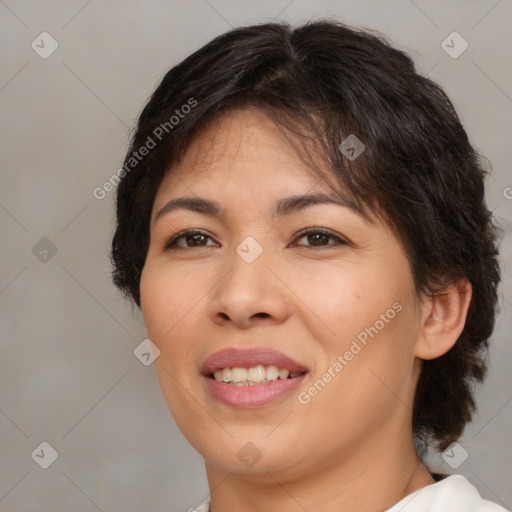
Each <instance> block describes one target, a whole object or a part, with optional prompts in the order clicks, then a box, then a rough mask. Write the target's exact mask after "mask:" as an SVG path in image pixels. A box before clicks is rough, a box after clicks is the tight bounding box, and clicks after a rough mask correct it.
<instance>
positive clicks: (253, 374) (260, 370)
mask: <svg viewBox="0 0 512 512" xmlns="http://www.w3.org/2000/svg"><path fill="white" fill-rule="evenodd" d="M247 373H248V375H247V377H248V379H249V383H250V382H251V381H252V382H261V381H262V380H264V379H265V377H266V374H267V372H266V371H265V367H264V366H261V364H260V365H259V366H255V367H254V368H249V371H248V372H247Z"/></svg>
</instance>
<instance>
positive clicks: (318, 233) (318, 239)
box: [296, 228, 347, 247]
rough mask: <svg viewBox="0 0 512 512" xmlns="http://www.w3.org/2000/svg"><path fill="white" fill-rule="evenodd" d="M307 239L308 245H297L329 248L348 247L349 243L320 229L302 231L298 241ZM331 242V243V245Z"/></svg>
mask: <svg viewBox="0 0 512 512" xmlns="http://www.w3.org/2000/svg"><path fill="white" fill-rule="evenodd" d="M302 239H305V240H306V241H307V243H306V244H297V245H301V246H305V247H329V246H336V245H347V242H346V241H345V240H343V239H342V238H341V237H340V236H338V235H336V234H335V233H333V232H331V231H329V230H326V229H319V228H308V229H305V230H304V231H302V232H301V233H300V234H299V236H298V238H297V239H296V240H302ZM330 241H331V243H330Z"/></svg>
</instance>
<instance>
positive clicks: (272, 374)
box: [266, 365, 279, 380]
mask: <svg viewBox="0 0 512 512" xmlns="http://www.w3.org/2000/svg"><path fill="white" fill-rule="evenodd" d="M266 377H267V380H276V379H277V377H279V368H278V367H277V366H273V365H272V366H267V376H266Z"/></svg>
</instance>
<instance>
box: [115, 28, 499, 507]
mask: <svg viewBox="0 0 512 512" xmlns="http://www.w3.org/2000/svg"><path fill="white" fill-rule="evenodd" d="M484 174H485V173H484V171H483V169H482V168H481V166H480V163H479V160H478V155H477V154H476V152H475V151H474V150H473V148H472V147H471V145H470V144H469V142H468V138H467V135H466V133H465V131H464V129H463V127H462V126H461V124H460V122H459V120H458V118H457V115H456V113H455V112H454V110H453V107H452V105H451V103H450V101H449V100H448V98H447V97H446V96H445V94H444V93H443V92H442V90H441V89H440V88H439V87H438V86H437V85H435V84H434V83H433V82H431V81H430V80H428V79H426V78H424V77H421V76H419V75H418V74H416V73H415V70H414V66H413V63H412V62H411V60H410V59H409V58H408V57H407V56H406V55H405V54H404V53H402V52H400V51H397V50H395V49H393V48H391V47H390V46H389V45H388V44H387V43H386V42H385V41H384V40H382V39H381V38H379V37H377V36H375V35H371V34H369V33H365V32H361V31H356V30H354V29H351V28H349V27H346V26H344V25H342V24H340V23H337V22H331V21H319V22H314V23H308V24H305V25H303V26H300V27H297V28H291V27H289V26H288V25H286V24H265V25H257V26H252V27H246V28H241V29H236V30H233V31H231V32H228V33H226V34H224V35H222V36H220V37H218V38H216V39H215V40H213V41H211V42H210V43H209V44H207V45H206V46H204V47H203V48H201V49H200V50H198V51H197V52H195V53H194V54H192V55H191V56H189V57H188V58H187V59H185V60H184V61H183V62H182V63H180V64H179V65H177V66H175V67H174V68H172V69H171V70H170V71H169V72H168V73H167V75H166V76H165V78H164V79H163V81H162V83H161V84H160V85H159V86H158V88H157V90H156V91H155V93H154V94H153V96H152V98H151V99H150V101H149V103H148V104H147V106H146V107H145V109H144V111H143V112H142V114H141V116H140V119H139V122H138V126H137V130H136V133H135V135H134V137H133V141H132V144H131V148H130V151H129V152H128V154H127V156H126V159H125V164H124V167H123V172H122V175H123V176H122V181H121V183H120V185H119V189H118V195H117V230H116V233H115V236H114V240H113V247H112V259H113V263H114V266H115V270H114V281H115V283H116V285H117V286H118V287H119V288H120V289H121V290H122V291H124V292H125V293H126V294H127V296H128V297H130V298H131V299H132V300H133V301H134V302H135V303H136V304H137V305H138V306H140V308H141V310H142V313H143V317H144V321H145V324H146V327H147V331H148V336H149V338H150V339H151V340H152V342H153V344H154V350H155V356H157V355H158V357H157V358H156V360H155V366H156V370H157V374H158V378H159V382H160V386H161V389H162V393H163V396H164V398H165V400H166V403H167V404H168V407H169V409H170V411H171V413H172V415H173V417H174V419H175V421H176V423H177V425H178V426H179V428H180V429H181V431H182V432H183V434H184V435H185V436H186V438H187V439H188V440H189V441H190V443H191V444H192V446H194V448H195V449H196V450H197V451H198V452H199V453H200V454H201V455H202V456H203V457H204V460H205V466H206V472H207V477H208V482H209V487H210V498H209V500H208V501H206V502H205V503H203V504H202V505H201V506H200V508H198V509H197V510H201V511H206V510H211V511H213V512H232V511H235V510H243V511H251V512H253V511H260V510H261V511H268V510H279V511H280V512H287V511H290V512H291V511H299V510H308V511H314V510H333V511H334V510H336V511H339V510H350V511H351V512H356V511H363V510H364V511H366V512H368V511H375V512H377V511H379V512H380V511H384V510H387V511H388V512H391V511H392V512H398V511H399V510H401V511H405V512H407V511H409V512H410V511H415V512H419V511H427V510H428V511H430V510H436V511H447V512H448V511H450V512H453V511H462V510H463V511H464V512H469V511H479V512H484V511H489V512H490V511H499V510H503V509H502V508H501V507H500V506H498V505H495V504H493V503H490V502H488V501H485V500H483V499H482V498H481V497H480V496H479V495H478V492H477V491H476V489H475V488H474V487H473V486H472V485H471V484H470V483H469V482H468V481H467V480H466V479H465V478H464V477H462V476H460V475H452V476H446V475H437V474H433V473H431V472H430V471H429V469H428V468H427V467H426V466H425V465H424V464H423V463H422V460H421V457H420V455H419V453H420V454H421V453H422V452H423V451H424V448H425V446H426V445H427V444H429V445H431V446H432V447H435V448H438V449H439V450H445V449H446V448H447V447H449V446H450V445H451V444H452V443H453V442H455V441H456V440H457V439H458V438H459V436H460V435H461V433H462V431H463V428H464V425H465V424H466V423H467V422H468V421H469V420H470V419H471V415H472V412H473V410H474V406H475V404H474V400H473V395H472V390H471V383H472V382H473V381H481V380H482V379H483V377H484V373H485V362H484V356H485V350H486V348H487V343H488V339H489V337H490V335H491V333H492V330H493V327H494V316H495V309H496V304H497V292H496V289H497V286H498V283H499V279H500V272H499V267H498V262H497V256H498V252H497V240H496V228H495V226H494V223H493V220H492V217H491V214H490V212H489V210H488V209H487V207H486V205H485V201H484V187H483V178H484ZM418 452H419V453H418Z"/></svg>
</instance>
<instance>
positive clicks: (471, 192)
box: [112, 20, 500, 449]
mask: <svg viewBox="0 0 512 512" xmlns="http://www.w3.org/2000/svg"><path fill="white" fill-rule="evenodd" d="M246 107H256V108H259V109H263V110H265V111H266V112H267V113H269V115H271V116H272V117H273V118H274V119H275V120H276V122H278V123H279V124H280V125H283V126H288V127H289V128H290V130H291V131H293V132H296V133H299V132H300V131H301V130H302V132H303V134H304V137H305V138H307V139H308V140H310V141H311V140H313V141H314V142H315V145H316V147H317V150H318V153H319V154H321V155H322V158H324V160H325V161H326V162H327V163H328V164H329V167H330V168H331V169H332V170H333V172H334V174H335V175H336V177H337V179H338V180H339V182H340V183H341V184H343V185H344V187H345V188H346V189H347V190H348V191H349V192H350V193H351V194H352V196H353V197H354V198H355V200H356V201H357V202H358V203H359V204H360V205H361V206H363V207H364V208H366V209H368V210H372V211H373V212H374V213H376V214H378V215H379V216H381V217H383V218H384V219H385V220H386V222H387V224H388V225H389V226H391V228H392V229H393V231H394V232H395V233H396V235H397V237H398V239H399V240H400V241H401V243H402V244H403V246H404V249H405V251H406V253H407V255H408V258H409V261H410V264H411V269H412V274H413V277H414V281H415V285H416V290H417V291H418V292H419V293H420V292H422V293H427V294H430V295H435V294H437V293H442V290H443V288H444V287H445V286H446V285H447V284H449V283H451V282H454V281H456V280H458V279H460V278H466V279H468V280H469V282H470V283H471V285H472V288H473V297H472V301H471V304H470V307H469V312H468V316H467V320H466V325H465V328H464V331H463V332H462V334H461V335H460V337H459V339H458V341H457V343H456V344H455V346H454V347H453V348H452V349H451V350H450V351H449V352H448V353H446V354H445V355H443V356H442V357H439V358H437V359H434V360H429V361H424V362H423V367H422V371H421V376H420V378H419V382H418V386H417V390H416V395H415V403H414V411H413V429H414V433H415V436H416V439H417V440H418V441H419V443H420V444H421V443H430V444H432V445H434V446H436V447H437V448H439V449H445V448H446V447H447V446H448V445H449V444H450V443H451V442H453V441H455V440H456V439H457V438H458V437H459V436H460V435H461V433H462V431H463V428H464V425H465V424H466V423H467V422H468V421H470V419H471V417H472V413H473V411H474V409H475V403H474V399H473V390H472V385H473V383H474V382H475V381H481V380H482V379H483V377H484V374H485V370H486V363H485V356H486V351H487V347H488V339H489V337H490V335H491V333H492V331H493V328H494V321H495V313H496V307H497V287H498V284H499V280H500V269H499V265H498V243H497V227H496V226H495V224H494V223H493V219H492V216H491V213H490V212H489V210H488V208H487V207H486V204H485V198H484V177H485V173H486V172H485V170H484V169H483V166H482V164H481V161H480V158H479V156H478V154H477V153H476V152H475V150H474V149H473V147H472V146H471V144H470V142H469V140H468V137H467V134H466V132H465V131H464V129H463V127H462V126H461V123H460V121H459V119H458V117H457V114H456V112H455V111H454V108H453V106H452V104H451V102H450V100H449V99H448V98H447V96H446V95H445V93H444V92H443V91H442V89H441V88H440V87H439V86H438V85H437V84H435V83H434V82H432V81H431V80H429V79H427V78H425V77H423V76H420V75H419V74H417V73H416V71H415V68H414V64H413V62H412V61H411V59H410V58H409V57H408V56H407V55H406V54H405V53H403V52H401V51H398V50H396V49H394V48H392V47H391V46H390V45H389V44H388V43H387V42H386V41H385V40H384V39H383V38H382V37H381V36H378V35H375V34H373V33H370V32H365V31H360V30H355V29H353V28H349V27H347V26H345V25H343V24H341V23H339V22H335V21H328V20H322V21H317V22H310V23H307V24H304V25H302V26H299V27H296V28H293V27H290V26H289V25H288V24H286V23H269V24H262V25H255V26H250V27H244V28H239V29H235V30H232V31H230V32H227V33H226V34H223V35H221V36H219V37H217V38H215V39H214V40H213V41H211V42H209V43H208V44H206V45H205V46H203V47H202V48H200V49H199V50H198V51H196V52H195V53H193V54H192V55H190V56H189V57H188V58H186V59H185V60H184V61H183V62H181V63H180V64H178V65H177V66H175V67H173V68H172V69H171V70H170V71H169V72H168V73H167V74H166V75H165V77H164V78H163V80H162V82H161V83H160V85H159V86H158V88H157V89H156V91H155V92H154V94H153V95H152V97H151V99H150V100H149V102H148V104H147V105H146V107H145V108H144V110H143V112H142V114H141V116H140V118H139V121H138V125H137V128H136V131H135V134H134V136H133V139H132V142H131V147H130V150H129V152H128V154H127V156H126V159H125V162H124V167H123V172H122V175H123V176H122V179H121V182H120V184H119V187H118V191H117V229H116V232H115V236H114V238H113V242H112V262H113V265H114V274H113V278H114V283H115V284H116V285H117V286H118V287H119V288H120V289H121V290H122V291H123V292H125V294H126V295H127V296H128V297H130V298H131V299H132V300H133V301H134V302H135V303H136V304H137V305H139V306H140V293H139V285H140V277H141V272H142V268H143V266H144V262H145V258H146V254H147V251H148V246H149V240H150V218H151V211H152V207H153V202H154V198H155V195H156V192H157V190H158V187H159V185H160V183H161V180H162V178H163V176H164V174H165V173H166V172H168V171H169V169H172V165H173V163H176V162H177V161H179V159H180V158H181V156H182V155H183V153H184V151H185V150H186V149H187V147H188V145H189V144H190V142H191V141H192V140H193V139H194V138H195V137H197V135H198V133H199V131H200V130H204V129H205V128H207V127H208V126H209V123H211V121H212V120H214V119H218V117H219V116H220V115H222V114H225V113H226V112H228V111H230V110H233V109H242V108H246ZM349 135H355V136H356V137H357V138H358V139H360V140H361V141H362V142H363V143H364V145H365V150H364V152H363V153H362V154H361V155H360V156H359V157H358V158H357V159H354V160H352V159H351V158H350V155H346V154H345V155H344V154H343V153H342V152H341V151H340V149H339V146H340V143H341V142H342V141H343V140H344V139H345V138H346V137H347V136H349ZM144 147H145V148H147V149H146V150H144V151H143V150H142V148H144ZM142 153H143V154H142Z"/></svg>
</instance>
